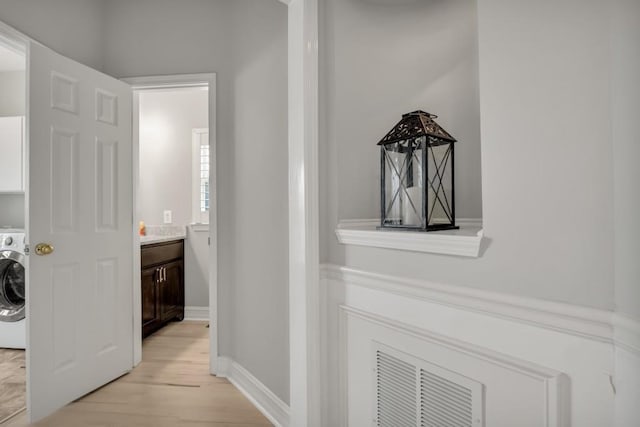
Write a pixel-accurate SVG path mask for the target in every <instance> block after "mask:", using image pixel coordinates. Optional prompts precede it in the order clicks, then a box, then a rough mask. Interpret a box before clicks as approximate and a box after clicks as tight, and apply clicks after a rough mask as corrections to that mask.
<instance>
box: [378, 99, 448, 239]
mask: <svg viewBox="0 0 640 427" xmlns="http://www.w3.org/2000/svg"><path fill="white" fill-rule="evenodd" d="M434 118H437V116H436V115H434V114H430V113H427V112H425V111H414V112H412V113H407V114H404V115H403V116H402V120H401V121H400V122H399V123H398V124H397V125H396V126H394V128H393V129H392V130H391V131H389V133H387V135H386V136H385V137H384V138H383V139H382V140H381V141H380V142H378V145H379V146H380V226H379V227H378V229H392V230H406V231H441V230H452V229H458V228H459V227H458V226H456V216H455V179H454V176H455V144H454V143H455V142H457V141H456V139H455V138H453V137H452V136H451V135H450V134H449V133H448V132H447V131H445V130H444V129H443V128H442V127H441V126H440V125H438V124H437V123H436V122H435V121H434V120H433V119H434ZM402 144H406V147H404V146H403V145H402ZM443 145H447V146H448V147H447V149H446V151H445V153H444V155H443V157H442V159H441V160H440V162H439V163H438V161H436V155H435V152H434V147H440V146H443ZM390 146H395V147H394V150H391V152H400V153H405V154H406V156H405V161H404V162H403V163H402V166H401V167H400V171H398V169H397V168H396V167H395V165H393V163H392V162H391V160H390V157H389V156H388V152H390V151H389V150H388V148H387V147H390ZM416 151H421V156H420V157H421V158H420V162H419V163H418V164H419V165H421V167H422V174H421V175H422V176H421V178H422V182H421V206H420V207H416V206H415V205H414V201H413V200H412V199H411V197H410V196H409V194H408V193H407V188H410V187H413V182H414V181H413V179H414V177H413V162H414V159H415V160H417V159H418V158H417V156H416ZM430 160H431V163H433V167H435V171H433V170H432V172H435V174H434V175H433V178H432V179H430V175H429V170H430V168H429V166H430ZM387 165H389V166H391V169H392V170H393V173H394V174H395V175H396V176H397V177H398V178H399V179H400V183H399V185H398V189H397V191H396V192H395V194H394V196H393V197H394V198H393V199H392V202H391V205H390V206H389V207H391V206H393V203H394V202H395V199H396V198H397V197H399V194H400V192H401V191H403V192H404V193H405V196H406V197H407V198H408V200H409V201H410V203H411V207H412V208H413V209H414V211H415V213H416V214H420V224H418V225H407V224H403V223H402V221H400V223H392V222H389V221H388V217H387V214H388V210H389V209H388V208H389V207H387V200H386V198H387V192H386V179H387V176H386V170H387ZM448 166H449V168H448V171H449V174H450V175H449V176H448V178H449V179H450V182H451V200H449V199H448V198H447V195H446V191H445V188H444V180H445V174H446V173H447V167H448ZM436 181H437V182H436ZM430 189H431V190H433V195H434V199H433V203H432V204H431V205H429V190H430ZM437 204H440V206H441V208H442V212H444V214H445V216H446V221H445V222H435V223H434V222H433V219H434V218H433V214H434V211H435V207H436V206H437ZM441 219H442V218H441ZM430 222H431V224H430Z"/></svg>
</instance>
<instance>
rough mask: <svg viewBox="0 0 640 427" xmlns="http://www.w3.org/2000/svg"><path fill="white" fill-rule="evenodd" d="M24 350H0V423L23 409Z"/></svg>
mask: <svg viewBox="0 0 640 427" xmlns="http://www.w3.org/2000/svg"><path fill="white" fill-rule="evenodd" d="M25 371H26V370H25V368H24V350H11V349H5V348H0V423H1V422H2V420H5V419H7V418H8V417H10V416H11V415H13V414H15V413H17V412H18V411H20V410H23V409H24V407H25V388H26V379H25Z"/></svg>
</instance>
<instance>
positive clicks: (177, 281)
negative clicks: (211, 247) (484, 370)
mask: <svg viewBox="0 0 640 427" xmlns="http://www.w3.org/2000/svg"><path fill="white" fill-rule="evenodd" d="M163 267H164V269H165V273H164V274H165V276H166V277H165V280H164V281H162V282H161V283H160V284H159V287H160V301H161V303H160V318H161V319H162V321H167V320H171V319H173V318H178V319H180V320H182V318H183V317H184V263H183V262H182V261H181V260H180V261H173V262H169V263H167V264H165V265H164V266H163Z"/></svg>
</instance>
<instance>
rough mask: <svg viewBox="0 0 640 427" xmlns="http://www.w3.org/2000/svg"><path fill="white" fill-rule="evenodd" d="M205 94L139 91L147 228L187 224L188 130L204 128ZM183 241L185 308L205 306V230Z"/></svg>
mask: <svg viewBox="0 0 640 427" xmlns="http://www.w3.org/2000/svg"><path fill="white" fill-rule="evenodd" d="M208 102H209V101H208V91H207V90H203V89H201V88H195V89H179V90H176V89H174V90H153V91H141V92H140V181H139V182H140V184H139V192H138V194H139V200H138V218H139V219H140V220H142V221H145V223H146V224H149V225H161V224H163V223H164V219H163V211H165V210H170V211H171V212H172V217H173V218H172V220H173V222H172V224H174V225H183V226H189V225H190V224H191V223H192V222H193V215H192V162H193V160H192V133H191V132H192V130H193V129H200V128H208V126H209V124H208V111H209V110H208ZM187 237H188V238H187V240H186V242H185V305H187V306H197V307H208V306H209V284H208V283H209V281H208V277H209V268H208V263H207V262H206V259H207V257H208V253H209V252H208V250H209V248H208V245H207V237H208V233H206V232H197V231H195V232H194V231H193V229H191V228H190V229H189V233H188V236H187Z"/></svg>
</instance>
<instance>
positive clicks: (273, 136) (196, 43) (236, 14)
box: [104, 0, 289, 401]
mask: <svg viewBox="0 0 640 427" xmlns="http://www.w3.org/2000/svg"><path fill="white" fill-rule="evenodd" d="M105 13H106V20H107V25H106V29H107V31H106V36H105V58H104V64H105V71H106V72H107V73H109V74H112V75H115V76H118V77H130V76H144V75H157V74H180V73H198V72H216V73H217V75H218V94H217V97H218V98H217V105H218V111H217V118H218V126H217V141H218V145H217V147H218V153H217V154H218V171H217V182H218V186H217V189H218V203H219V205H218V229H219V236H218V238H219V241H218V242H217V244H218V254H219V273H218V283H219V295H218V296H219V311H220V319H221V320H220V332H221V334H220V351H221V353H222V354H223V355H226V356H231V357H232V358H234V359H235V360H237V361H238V362H239V363H240V364H242V365H243V366H244V367H245V368H247V369H248V370H249V371H250V372H251V373H253V374H254V375H255V376H256V377H257V378H259V379H260V381H262V382H263V383H264V384H265V385H267V386H268V387H269V388H270V389H271V390H272V391H273V392H274V393H276V394H277V395H278V396H279V397H280V398H282V399H283V400H284V401H288V399H289V357H288V351H289V347H288V346H289V344H288V334H289V332H288V264H287V262H288V243H287V241H288V226H287V223H288V221H287V212H288V208H287V203H288V192H287V174H288V172H287V8H286V6H285V5H284V4H282V3H280V2H278V1H277V0H270V1H266V0H208V1H204V0H188V1H181V2H175V1H169V0H136V1H130V0H109V1H108V2H106V3H105Z"/></svg>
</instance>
